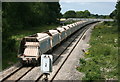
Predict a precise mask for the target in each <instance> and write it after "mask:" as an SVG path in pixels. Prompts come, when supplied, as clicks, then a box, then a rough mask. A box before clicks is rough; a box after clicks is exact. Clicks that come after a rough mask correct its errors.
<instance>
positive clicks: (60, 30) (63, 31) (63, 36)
mask: <svg viewBox="0 0 120 82" xmlns="http://www.w3.org/2000/svg"><path fill="white" fill-rule="evenodd" d="M56 29H57V31H58V32H59V33H60V39H61V41H63V40H64V39H65V38H66V37H67V36H66V31H65V29H64V28H61V27H58V28H56Z"/></svg>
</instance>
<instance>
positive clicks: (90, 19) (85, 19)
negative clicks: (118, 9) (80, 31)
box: [67, 18, 114, 21]
mask: <svg viewBox="0 0 120 82" xmlns="http://www.w3.org/2000/svg"><path fill="white" fill-rule="evenodd" d="M69 20H82V21H114V20H113V19H92V18H68V19H67V21H69Z"/></svg>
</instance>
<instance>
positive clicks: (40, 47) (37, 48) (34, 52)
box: [18, 21, 95, 64]
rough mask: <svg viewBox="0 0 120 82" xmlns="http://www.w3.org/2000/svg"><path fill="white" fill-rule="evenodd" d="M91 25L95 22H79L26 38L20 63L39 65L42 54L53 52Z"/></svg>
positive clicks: (23, 42) (20, 55)
mask: <svg viewBox="0 0 120 82" xmlns="http://www.w3.org/2000/svg"><path fill="white" fill-rule="evenodd" d="M94 22H95V21H94ZM90 23H93V21H89V22H88V21H79V22H76V23H72V24H68V25H66V26H61V27H57V28H56V29H52V30H48V31H47V32H42V33H36V34H34V35H30V36H26V37H24V38H23V39H22V40H21V43H20V49H19V55H18V58H19V59H20V62H21V63H22V64H31V63H34V64H39V63H40V62H39V61H40V56H41V54H43V53H46V52H47V51H49V50H51V49H52V48H54V47H55V46H56V45H58V44H60V43H61V42H62V41H63V40H65V39H66V38H67V37H69V36H70V35H72V34H73V33H75V32H76V31H77V30H79V29H80V28H82V27H83V26H85V25H88V24H90Z"/></svg>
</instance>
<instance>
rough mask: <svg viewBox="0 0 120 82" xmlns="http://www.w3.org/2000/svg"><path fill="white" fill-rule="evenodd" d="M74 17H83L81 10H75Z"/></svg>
mask: <svg viewBox="0 0 120 82" xmlns="http://www.w3.org/2000/svg"><path fill="white" fill-rule="evenodd" d="M76 17H77V18H84V12H83V11H77V12H76Z"/></svg>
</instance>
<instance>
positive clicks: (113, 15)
mask: <svg viewBox="0 0 120 82" xmlns="http://www.w3.org/2000/svg"><path fill="white" fill-rule="evenodd" d="M116 13H117V10H116V9H115V10H114V11H113V12H112V13H111V14H110V18H113V19H115V17H116Z"/></svg>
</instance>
